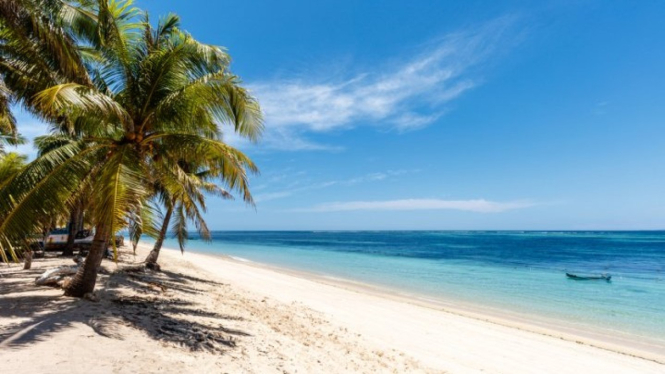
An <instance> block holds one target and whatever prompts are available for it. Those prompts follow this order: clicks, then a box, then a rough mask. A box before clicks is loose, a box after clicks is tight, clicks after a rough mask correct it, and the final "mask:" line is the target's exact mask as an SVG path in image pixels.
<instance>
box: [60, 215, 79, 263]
mask: <svg viewBox="0 0 665 374" xmlns="http://www.w3.org/2000/svg"><path fill="white" fill-rule="evenodd" d="M79 209H80V208H79V206H78V205H77V206H76V207H75V208H74V209H72V213H71V214H70V216H69V231H68V235H67V244H66V245H65V249H64V250H63V251H62V255H63V256H73V255H74V240H75V239H76V233H77V232H78V217H79Z"/></svg>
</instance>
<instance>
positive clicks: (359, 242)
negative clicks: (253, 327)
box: [165, 231, 665, 350]
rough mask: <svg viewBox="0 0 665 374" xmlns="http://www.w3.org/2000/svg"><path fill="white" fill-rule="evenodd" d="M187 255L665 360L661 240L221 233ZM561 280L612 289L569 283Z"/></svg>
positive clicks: (618, 235) (191, 246) (592, 235)
mask: <svg viewBox="0 0 665 374" xmlns="http://www.w3.org/2000/svg"><path fill="white" fill-rule="evenodd" d="M165 245H166V246H168V247H171V248H177V245H176V244H175V241H173V240H167V242H166V243H165ZM187 250H191V251H196V252H203V253H211V254H224V255H229V256H233V257H236V258H241V259H246V260H250V261H254V262H258V263H264V264H270V265H273V266H278V267H282V268H287V269H292V270H298V271H306V272H309V273H314V274H318V275H321V276H326V277H334V278H342V279H347V280H350V281H357V282H363V283H366V284H370V285H374V286H377V287H381V288H386V289H390V290H393V291H396V292H400V293H404V294H408V295H412V296H414V297H420V298H425V299H429V300H440V301H444V302H446V303H448V304H455V303H460V304H464V305H473V306H475V307H476V308H481V309H484V308H486V309H488V310H495V311H505V312H509V313H512V314H517V315H520V316H526V317H528V316H532V317H534V318H536V317H538V318H541V317H543V318H547V319H548V320H555V321H558V322H561V323H562V324H563V325H565V326H567V327H570V328H572V329H575V328H580V329H588V328H591V329H593V330H594V331H599V332H601V333H609V334H618V335H622V336H627V337H628V338H629V339H636V340H645V341H648V342H649V344H656V346H657V347H658V346H661V345H662V347H663V349H664V350H665V232H653V231H649V232H560V231H557V232H554V231H552V232H549V231H546V232H542V231H541V232H514V231H510V232H494V231H483V232H478V231H357V232H350V231H342V232H339V231H297V232H295V231H294V232H284V231H282V232H247V231H243V232H229V231H221V232H214V233H213V241H212V242H211V243H207V242H204V241H201V240H191V241H190V242H189V243H188V246H187ZM566 272H574V273H585V274H600V273H609V274H611V275H612V280H611V282H606V281H575V280H571V279H567V278H566V276H565V273H566Z"/></svg>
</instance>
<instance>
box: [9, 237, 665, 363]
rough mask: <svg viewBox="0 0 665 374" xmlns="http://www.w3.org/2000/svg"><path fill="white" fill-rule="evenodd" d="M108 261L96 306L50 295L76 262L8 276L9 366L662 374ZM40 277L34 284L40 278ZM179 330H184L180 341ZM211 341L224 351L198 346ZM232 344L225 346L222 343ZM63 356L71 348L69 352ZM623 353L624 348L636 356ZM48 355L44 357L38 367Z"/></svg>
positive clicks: (226, 262)
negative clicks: (60, 273) (44, 277)
mask: <svg viewBox="0 0 665 374" xmlns="http://www.w3.org/2000/svg"><path fill="white" fill-rule="evenodd" d="M150 249H151V246H150V245H148V243H143V244H141V245H139V247H138V249H137V253H136V254H135V255H134V254H132V253H131V250H129V248H127V247H125V248H123V249H122V251H121V261H120V262H119V263H113V262H112V261H108V260H106V261H105V262H104V265H103V267H104V269H105V271H103V272H102V273H101V274H100V276H99V279H98V287H97V289H96V291H95V294H96V297H97V298H98V300H97V301H94V302H91V301H88V300H78V299H72V298H66V297H63V296H62V291H61V290H59V289H55V288H49V287H38V286H35V285H34V283H32V281H31V279H34V276H35V274H40V273H41V272H43V271H44V269H47V268H50V267H53V266H59V265H62V264H65V265H67V264H70V263H71V259H69V258H60V257H51V258H46V259H36V260H35V263H34V264H33V267H34V269H33V270H31V271H28V272H26V271H22V270H21V269H20V267H19V266H18V265H15V266H11V267H8V268H3V269H0V275H1V276H0V294H1V295H2V297H1V298H0V360H2V362H3V369H5V368H6V369H7V370H8V371H12V370H13V371H17V370H21V372H25V373H40V372H51V373H68V374H72V373H86V372H100V373H107V372H108V373H111V372H114V373H125V372H141V373H158V372H159V373H162V372H167V373H171V372H173V373H179V372H204V373H207V372H209V373H216V372H228V373H239V372H246V373H295V372H306V373H347V372H363V373H365V372H378V373H384V372H385V373H404V372H408V373H441V372H447V373H476V372H492V373H533V372H538V373H559V374H560V373H577V372H589V373H601V372H602V373H603V374H607V373H617V374H618V373H626V372H640V373H660V372H662V371H663V370H664V369H665V365H663V364H662V363H659V362H662V361H660V360H659V358H658V357H656V356H657V355H654V356H649V357H647V356H645V355H637V354H634V353H633V352H632V351H630V350H628V349H624V350H623V351H621V352H622V353H618V352H617V351H616V350H613V349H612V348H613V347H608V346H602V348H601V347H596V346H594V345H593V344H591V342H590V341H587V340H582V341H577V340H574V339H567V338H562V337H561V336H559V335H556V334H547V333H546V332H545V333H544V332H543V331H531V330H530V329H527V328H524V327H523V326H522V327H520V326H517V325H511V324H510V323H505V321H504V322H502V321H498V320H495V319H494V318H493V317H491V316H487V315H483V314H477V315H472V314H469V312H468V311H462V310H456V309H454V308H452V307H448V308H445V307H443V306H440V305H433V304H431V303H427V302H426V300H417V299H413V298H409V297H407V295H400V294H390V293H389V292H388V293H386V292H382V290H379V289H374V288H372V287H371V286H367V285H362V284H356V283H354V282H345V281H344V280H340V279H326V278H324V277H318V278H317V277H313V276H311V275H308V274H304V273H297V272H291V271H284V270H279V269H275V268H272V267H270V266H268V265H262V264H259V263H255V262H247V261H242V260H238V259H232V258H230V257H223V256H219V255H209V254H201V253H195V252H191V251H186V252H185V253H184V254H181V253H180V251H177V250H172V249H166V248H164V249H162V253H161V255H160V261H159V262H160V264H161V266H162V271H161V272H152V271H146V272H139V273H133V272H126V271H123V270H122V269H123V268H128V267H129V268H133V267H136V264H140V263H141V262H142V260H143V259H144V258H145V256H146V254H147V253H148V252H149V250H150ZM31 277H32V278H31ZM169 331H171V332H172V331H180V332H181V333H178V334H175V335H174V334H171V333H169ZM192 331H194V334H198V332H196V331H203V332H206V333H207V334H208V336H214V337H215V339H217V340H204V342H205V343H206V344H209V345H210V347H211V348H212V349H207V348H205V347H204V349H199V348H197V347H200V344H199V343H200V342H198V341H197V340H196V339H193V338H192V336H189V335H191V333H192ZM219 341H221V342H222V343H218V342H219ZM63 348H65V349H63ZM624 348H625V347H624ZM34 357H39V360H34Z"/></svg>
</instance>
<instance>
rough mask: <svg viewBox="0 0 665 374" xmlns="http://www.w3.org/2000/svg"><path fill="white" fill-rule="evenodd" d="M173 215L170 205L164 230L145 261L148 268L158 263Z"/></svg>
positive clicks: (165, 217)
mask: <svg viewBox="0 0 665 374" xmlns="http://www.w3.org/2000/svg"><path fill="white" fill-rule="evenodd" d="M172 214H173V205H170V206H169V207H168V209H167V210H166V215H164V222H163V223H162V229H161V230H160V231H159V237H157V241H156V242H155V246H154V247H152V251H150V253H149V254H148V257H146V259H145V263H146V265H147V266H148V267H150V266H153V267H154V264H156V263H157V258H158V257H159V250H160V249H162V244H164V238H165V237H166V231H167V230H168V228H169V222H170V221H171V215H172Z"/></svg>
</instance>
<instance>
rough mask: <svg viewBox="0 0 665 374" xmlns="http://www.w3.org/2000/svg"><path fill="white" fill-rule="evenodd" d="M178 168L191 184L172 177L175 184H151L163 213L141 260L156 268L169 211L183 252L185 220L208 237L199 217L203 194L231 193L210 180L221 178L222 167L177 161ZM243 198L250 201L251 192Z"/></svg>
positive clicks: (185, 229)
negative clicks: (146, 254) (213, 167)
mask: <svg viewBox="0 0 665 374" xmlns="http://www.w3.org/2000/svg"><path fill="white" fill-rule="evenodd" d="M180 167H181V169H182V170H183V171H184V172H186V173H187V175H188V177H190V181H191V183H189V184H188V185H179V184H177V181H176V180H174V181H173V182H176V183H175V184H174V185H173V186H170V188H164V187H163V186H161V185H157V186H155V187H156V190H157V192H158V198H159V200H161V202H162V205H163V206H164V209H165V213H164V217H163V220H162V224H161V228H160V230H159V233H158V235H157V238H156V240H155V244H154V246H153V249H152V251H150V253H149V254H148V256H147V257H146V259H145V262H146V265H147V266H148V267H150V268H153V269H154V268H158V266H157V259H158V258H159V253H160V250H161V248H162V245H163V243H164V239H165V238H166V233H167V231H168V229H169V224H170V222H171V218H172V216H173V214H175V222H174V225H173V232H174V233H175V236H176V238H177V239H178V245H179V246H180V250H181V251H184V249H185V243H186V242H187V240H188V230H187V222H188V221H191V222H193V223H194V225H195V227H196V229H197V231H198V233H199V236H200V237H201V238H202V239H204V240H210V230H208V226H207V225H206V223H205V220H203V217H202V216H201V212H205V211H206V205H205V193H207V194H211V195H216V196H219V197H221V198H224V199H231V198H233V196H232V195H231V193H229V192H228V191H226V190H224V189H223V188H220V187H219V186H218V185H217V184H215V183H213V182H211V181H212V180H214V179H215V178H222V179H223V178H224V175H223V170H210V169H205V170H201V169H200V168H198V167H197V166H196V164H195V163H194V162H181V163H180ZM243 199H244V200H245V202H247V203H249V204H253V201H252V198H251V195H245V196H244V197H243Z"/></svg>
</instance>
